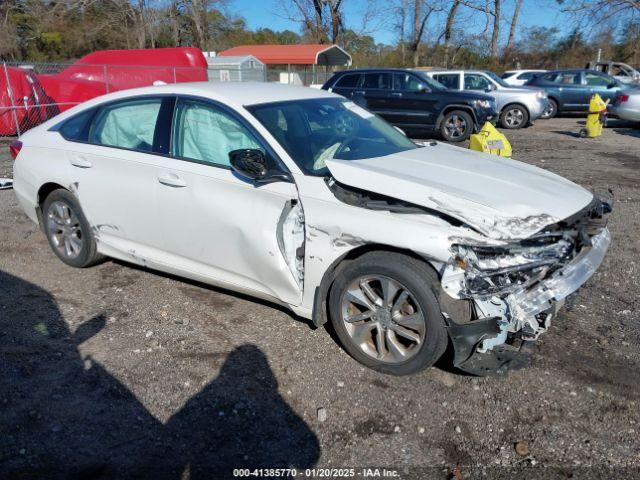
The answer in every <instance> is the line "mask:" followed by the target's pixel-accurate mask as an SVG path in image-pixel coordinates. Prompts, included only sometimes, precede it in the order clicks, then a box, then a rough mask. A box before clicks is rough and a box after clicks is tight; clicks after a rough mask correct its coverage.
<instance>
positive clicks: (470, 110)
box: [436, 103, 478, 130]
mask: <svg viewBox="0 0 640 480" xmlns="http://www.w3.org/2000/svg"><path fill="white" fill-rule="evenodd" d="M454 110H462V111H464V112H466V113H468V114H469V115H471V120H473V127H474V130H475V128H476V127H477V126H478V118H477V117H476V112H475V111H474V110H473V108H472V107H470V106H469V105H465V104H457V103H452V104H449V105H447V106H446V107H444V108H443V109H442V111H441V112H440V115H438V119H437V120H436V130H439V129H440V125H441V124H442V120H443V119H444V117H445V115H447V114H448V113H450V112H452V111H454Z"/></svg>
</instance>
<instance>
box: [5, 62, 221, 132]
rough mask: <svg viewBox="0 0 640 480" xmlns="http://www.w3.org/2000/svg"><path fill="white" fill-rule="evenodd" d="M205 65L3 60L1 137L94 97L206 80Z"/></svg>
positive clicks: (33, 124)
mask: <svg viewBox="0 0 640 480" xmlns="http://www.w3.org/2000/svg"><path fill="white" fill-rule="evenodd" d="M207 79H208V76H207V70H206V69H204V68H190V67H159V66H146V65H139V66H138V65H136V66H131V65H84V64H77V63H66V64H65V63H55V64H54V63H11V62H2V63H0V138H2V137H12V136H20V135H21V134H22V133H24V132H25V131H27V130H29V129H30V128H33V127H35V126H36V125H39V124H40V123H42V122H44V121H46V120H48V119H49V118H51V117H53V116H55V115H57V114H58V113H60V112H63V111H65V110H68V109H69V108H71V107H73V106H74V105H78V104H79V103H82V102H84V101H86V100H89V99H91V98H94V97H97V96H100V95H104V94H106V93H110V92H115V91H118V90H124V89H127V88H135V87H143V86H149V85H153V84H154V83H155V82H164V83H179V82H193V81H206V80H207Z"/></svg>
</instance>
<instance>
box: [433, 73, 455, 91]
mask: <svg viewBox="0 0 640 480" xmlns="http://www.w3.org/2000/svg"><path fill="white" fill-rule="evenodd" d="M433 78H435V79H436V80H437V81H438V82H440V83H441V84H442V85H444V86H445V87H447V88H449V89H451V90H458V80H459V78H460V76H459V75H458V74H457V73H439V74H437V75H434V76H433Z"/></svg>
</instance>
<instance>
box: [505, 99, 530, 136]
mask: <svg viewBox="0 0 640 480" xmlns="http://www.w3.org/2000/svg"><path fill="white" fill-rule="evenodd" d="M528 123H529V112H528V111H527V109H526V108H524V107H523V106H522V105H507V106H506V107H504V108H503V109H502V112H501V113H500V125H502V128H507V129H509V130H515V129H518V128H522V127H525V126H527V124H528Z"/></svg>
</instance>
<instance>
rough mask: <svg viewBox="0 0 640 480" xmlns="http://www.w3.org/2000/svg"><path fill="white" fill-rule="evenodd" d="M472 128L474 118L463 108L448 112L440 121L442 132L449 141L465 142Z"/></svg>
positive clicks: (443, 136)
mask: <svg viewBox="0 0 640 480" xmlns="http://www.w3.org/2000/svg"><path fill="white" fill-rule="evenodd" d="M472 130H473V119H472V118H471V115H469V114H468V113H467V112H465V111H463V110H453V111H451V112H447V113H446V114H445V115H444V117H443V119H442V122H441V123H440V134H441V135H442V138H444V139H445V140H446V141H447V142H455V143H457V142H464V141H465V140H467V139H468V138H469V136H470V135H471V131H472Z"/></svg>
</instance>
